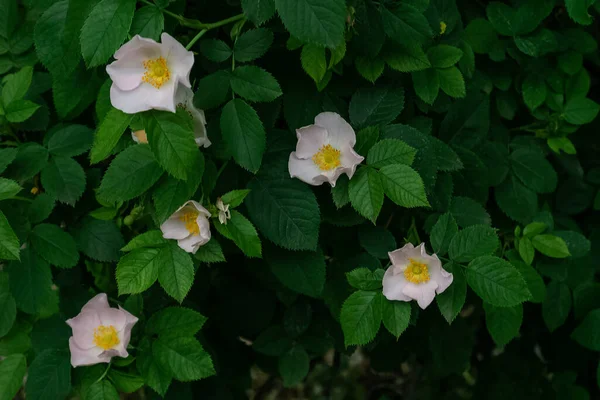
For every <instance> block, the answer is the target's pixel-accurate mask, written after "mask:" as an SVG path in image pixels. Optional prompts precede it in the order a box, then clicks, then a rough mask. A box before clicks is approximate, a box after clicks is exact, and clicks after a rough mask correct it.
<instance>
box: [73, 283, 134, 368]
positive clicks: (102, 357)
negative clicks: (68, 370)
mask: <svg viewBox="0 0 600 400" xmlns="http://www.w3.org/2000/svg"><path fill="white" fill-rule="evenodd" d="M137 321H138V319H137V318H136V317H135V316H133V315H132V314H130V313H129V312H127V311H126V310H124V309H122V308H121V307H120V306H119V308H111V307H110V306H109V305H108V299H107V297H106V293H100V294H99V295H97V296H96V297H94V298H93V299H91V300H90V301H88V302H87V304H86V305H85V306H83V308H82V309H81V312H80V313H79V314H78V315H77V316H76V317H75V318H71V319H69V320H67V324H68V325H69V326H70V327H71V328H72V329H73V336H71V337H70V338H69V349H70V351H71V365H73V367H79V366H85V365H94V364H98V363H108V362H110V360H111V358H112V357H115V356H118V357H127V356H128V355H129V353H127V345H129V340H130V339H131V328H133V325H135V323H136V322H137Z"/></svg>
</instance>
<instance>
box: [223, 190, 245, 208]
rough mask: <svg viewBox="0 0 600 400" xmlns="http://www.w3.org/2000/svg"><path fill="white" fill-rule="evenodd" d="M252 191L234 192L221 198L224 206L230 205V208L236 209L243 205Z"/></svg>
mask: <svg viewBox="0 0 600 400" xmlns="http://www.w3.org/2000/svg"><path fill="white" fill-rule="evenodd" d="M248 193H250V189H242V190H232V191H230V192H227V193H225V194H224V195H223V196H221V200H222V201H223V204H228V205H229V207H230V208H236V207H239V206H240V205H242V203H243V202H244V199H245V198H246V196H248Z"/></svg>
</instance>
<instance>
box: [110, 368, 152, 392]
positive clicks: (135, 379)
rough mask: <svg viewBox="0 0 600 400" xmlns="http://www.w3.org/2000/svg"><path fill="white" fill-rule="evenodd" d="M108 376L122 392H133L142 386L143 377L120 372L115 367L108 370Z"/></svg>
mask: <svg viewBox="0 0 600 400" xmlns="http://www.w3.org/2000/svg"><path fill="white" fill-rule="evenodd" d="M108 378H109V379H110V380H111V382H113V383H114V385H115V387H116V388H117V389H118V390H119V391H120V392H124V393H133V392H135V391H137V390H138V389H139V388H141V387H142V386H144V379H143V378H142V377H141V376H139V375H134V374H129V373H125V372H121V371H119V370H117V369H112V370H110V371H109V372H108Z"/></svg>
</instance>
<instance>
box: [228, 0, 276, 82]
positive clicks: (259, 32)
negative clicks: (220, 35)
mask: <svg viewBox="0 0 600 400" xmlns="http://www.w3.org/2000/svg"><path fill="white" fill-rule="evenodd" d="M263 1H264V0H263ZM272 43H273V32H271V31H270V30H269V29H266V28H258V29H251V30H249V31H246V32H244V33H242V34H241V35H240V36H239V37H238V38H237V40H236V42H235V44H234V45H233V54H234V55H235V61H237V62H248V61H252V60H256V59H257V58H261V57H262V56H263V55H264V54H265V53H266V52H267V50H269V47H271V44H272ZM236 71H237V70H236Z"/></svg>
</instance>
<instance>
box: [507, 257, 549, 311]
mask: <svg viewBox="0 0 600 400" xmlns="http://www.w3.org/2000/svg"><path fill="white" fill-rule="evenodd" d="M511 264H513V265H514V266H515V268H517V269H518V270H519V272H520V273H521V276H523V279H525V283H527V288H528V289H529V292H531V296H532V297H531V299H530V301H531V302H532V303H541V302H542V301H544V298H545V297H546V284H545V283H544V279H543V278H542V277H541V276H540V274H538V273H537V271H536V270H535V269H534V268H533V267H531V266H529V265H527V264H525V263H522V262H520V261H511Z"/></svg>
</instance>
